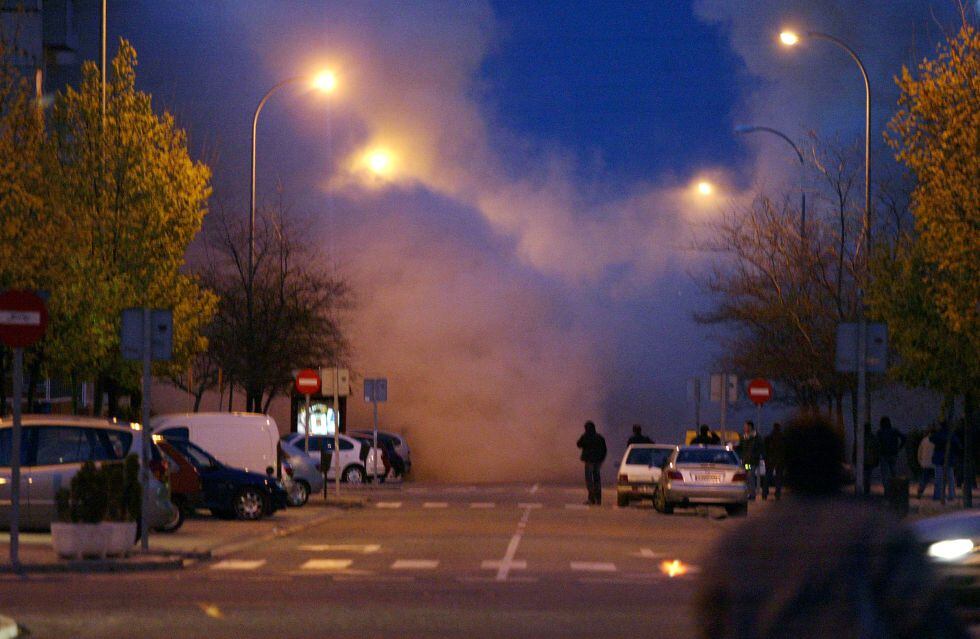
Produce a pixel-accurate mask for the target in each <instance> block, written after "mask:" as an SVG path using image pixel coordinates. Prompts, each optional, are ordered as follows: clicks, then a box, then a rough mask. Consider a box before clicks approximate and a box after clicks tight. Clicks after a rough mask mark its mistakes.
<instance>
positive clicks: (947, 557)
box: [928, 539, 973, 561]
mask: <svg viewBox="0 0 980 639" xmlns="http://www.w3.org/2000/svg"><path fill="white" fill-rule="evenodd" d="M971 552H973V540H971V539H944V540H942V541H937V542H936V543H934V544H931V545H930V546H929V551H928V554H929V556H930V557H932V558H933V559H938V560H939V561H956V560H957V559H960V558H962V557H964V556H966V555H968V554H970V553H971Z"/></svg>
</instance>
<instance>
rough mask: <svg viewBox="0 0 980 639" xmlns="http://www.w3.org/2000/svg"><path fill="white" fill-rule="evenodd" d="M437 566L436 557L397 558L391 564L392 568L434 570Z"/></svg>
mask: <svg viewBox="0 0 980 639" xmlns="http://www.w3.org/2000/svg"><path fill="white" fill-rule="evenodd" d="M438 567H439V561H438V560H437V559H398V560H396V561H395V562H394V563H392V564H391V569H392V570H435V569H436V568H438Z"/></svg>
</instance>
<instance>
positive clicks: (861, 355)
mask: <svg viewBox="0 0 980 639" xmlns="http://www.w3.org/2000/svg"><path fill="white" fill-rule="evenodd" d="M805 37H807V38H819V39H821V40H826V41H827V42H830V43H832V44H835V45H837V46H838V47H840V48H841V49H843V50H844V51H846V52H847V54H848V55H849V56H851V59H852V60H854V62H855V64H857V66H858V69H860V70H861V77H862V78H863V79H864V239H865V243H866V247H865V250H866V252H867V256H866V257H865V263H868V262H867V261H868V260H870V259H871V84H870V83H869V82H868V71H867V70H866V69H865V68H864V63H863V62H861V58H859V57H858V54H857V53H855V52H854V49H852V48H851V47H849V46H848V45H847V43H845V42H844V41H843V40H841V39H839V38H836V37H834V36H832V35H828V34H826V33H821V32H819V31H807V32H806V34H805ZM779 40H780V42H782V43H783V44H784V45H786V46H790V47H791V46H794V45H796V44H797V43H799V41H800V36H799V35H798V34H796V33H795V32H793V31H783V32H782V33H780V34H779ZM857 306H858V308H857V311H858V344H857V354H858V358H857V360H858V361H857V377H858V379H857V383H858V388H857V416H858V418H857V422H860V421H861V420H865V419H866V416H865V414H864V413H865V412H867V410H868V407H867V405H866V404H865V397H864V396H865V392H866V388H867V374H868V370H867V368H868V362H867V357H868V325H867V320H866V318H865V316H864V285H863V284H862V285H861V286H859V287H858V290H857ZM867 421H870V420H867ZM854 429H855V431H856V433H855V443H856V448H857V451H856V453H857V454H856V459H855V471H854V477H855V488H856V489H857V491H858V492H859V493H861V492H863V491H864V472H863V470H862V469H863V467H864V428H862V427H860V426H859V424H858V423H855V424H854Z"/></svg>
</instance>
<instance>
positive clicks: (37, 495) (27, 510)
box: [0, 415, 179, 529]
mask: <svg viewBox="0 0 980 639" xmlns="http://www.w3.org/2000/svg"><path fill="white" fill-rule="evenodd" d="M21 424H22V426H23V431H22V433H21V463H22V466H21V473H20V495H21V508H20V525H21V527H22V528H24V529H47V528H50V527H51V522H52V521H57V519H58V509H57V505H56V501H55V494H56V493H57V492H58V490H59V489H61V488H67V487H68V485H69V484H70V483H71V479H72V477H74V476H75V473H77V472H78V470H79V469H80V468H81V467H82V463H83V462H86V461H94V462H100V461H113V460H121V459H123V458H124V457H126V455H128V454H129V453H136V455H138V456H142V455H141V453H142V435H143V431H142V430H140V428H139V425H130V424H123V423H115V422H110V421H107V420H104V419H96V418H91V417H73V416H65V415H25V416H24V418H23V419H22V420H21ZM12 426H13V423H12V422H11V420H10V419H0V528H5V529H6V528H10V510H11V491H10V480H11V472H10V462H11V459H12V456H11V450H10V449H11V440H12V438H13V437H12V435H13V431H12ZM148 491H149V493H150V496H151V499H150V500H149V510H148V511H147V513H146V517H147V524H148V525H149V526H150V527H151V528H158V527H161V526H166V525H168V524H170V523H171V522H172V521H173V520H174V519H175V518H176V517H178V516H179V513H178V511H177V508H176V506H174V505H173V502H171V501H170V489H169V488H168V487H167V485H166V484H164V483H161V482H160V481H157V480H156V479H152V478H151V479H150V484H149V487H148Z"/></svg>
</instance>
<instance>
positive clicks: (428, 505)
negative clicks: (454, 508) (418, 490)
mask: <svg viewBox="0 0 980 639" xmlns="http://www.w3.org/2000/svg"><path fill="white" fill-rule="evenodd" d="M422 508H449V502H445V501H427V502H425V503H424V504H422Z"/></svg>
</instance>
